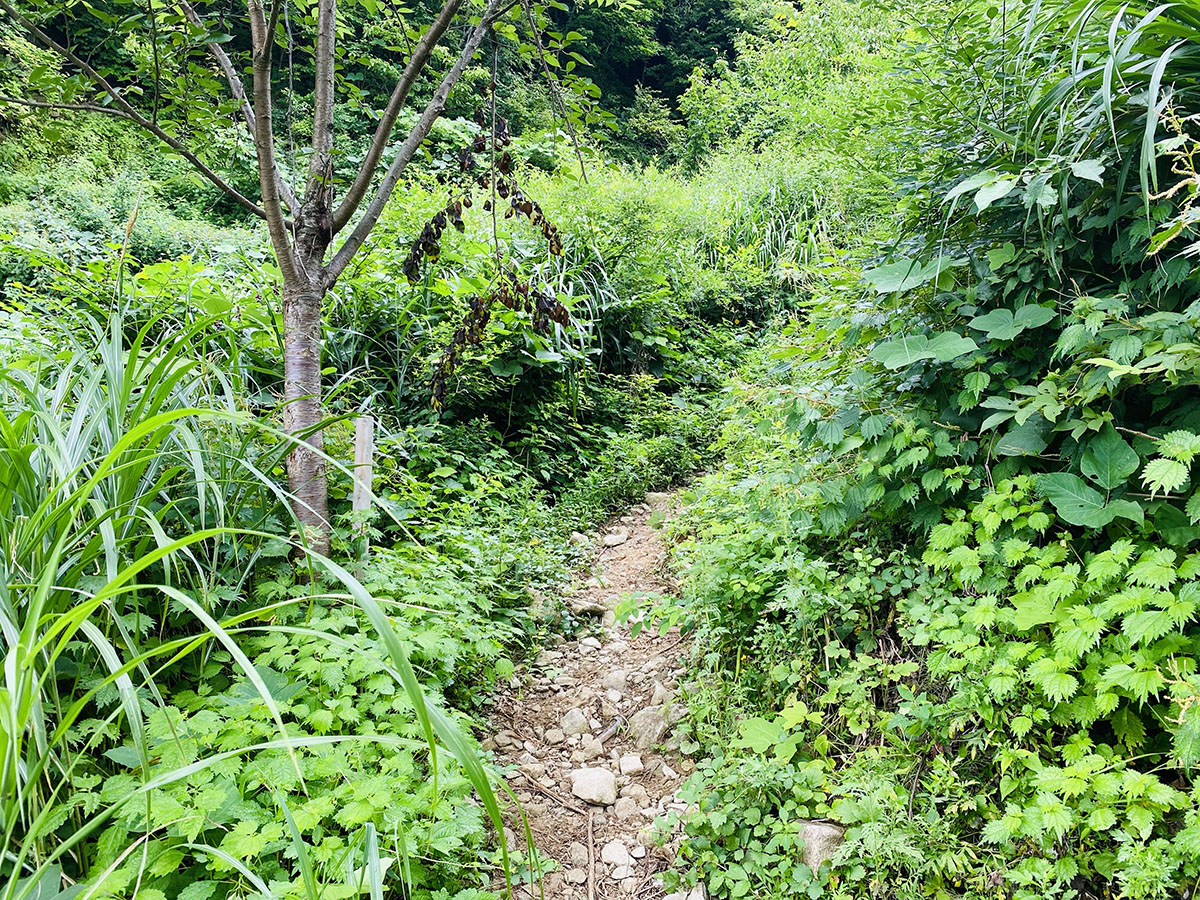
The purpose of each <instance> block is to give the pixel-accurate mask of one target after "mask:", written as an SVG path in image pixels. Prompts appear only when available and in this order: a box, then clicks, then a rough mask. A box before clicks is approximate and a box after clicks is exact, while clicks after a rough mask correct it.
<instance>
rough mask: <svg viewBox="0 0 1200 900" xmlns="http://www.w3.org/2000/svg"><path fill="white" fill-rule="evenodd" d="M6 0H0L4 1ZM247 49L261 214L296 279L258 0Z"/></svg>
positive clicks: (252, 1) (268, 44)
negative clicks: (278, 171)
mask: <svg viewBox="0 0 1200 900" xmlns="http://www.w3.org/2000/svg"><path fill="white" fill-rule="evenodd" d="M7 2H8V0H0V3H7ZM247 7H248V9H249V12H250V48H251V50H250V52H251V56H252V58H253V64H254V81H253V84H252V89H253V92H254V93H253V96H254V150H255V156H257V157H258V183H259V189H260V190H261V191H262V200H263V211H264V213H265V215H264V216H263V218H265V219H266V220H267V231H268V233H269V234H270V235H271V246H272V248H273V249H274V250H275V260H276V261H277V262H278V263H279V271H280V273H281V274H282V275H283V280H284V283H285V284H286V283H288V282H295V281H296V280H297V277H298V276H297V267H296V259H295V257H294V256H293V254H292V244H291V241H290V240H289V238H288V226H287V223H286V221H285V220H284V216H283V208H282V207H281V206H280V199H279V188H278V185H277V184H276V180H275V171H276V166H275V133H274V127H273V124H272V119H273V109H272V106H271V49H272V45H273V43H274V41H275V32H274V31H273V30H271V29H270V27H269V26H268V24H267V20H266V17H265V16H264V15H263V8H262V0H249V3H248V4H247ZM277 14H278V3H276V4H275V8H274V9H272V11H271V21H272V22H274V21H275V18H276V16H277Z"/></svg>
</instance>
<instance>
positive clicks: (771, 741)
mask: <svg viewBox="0 0 1200 900" xmlns="http://www.w3.org/2000/svg"><path fill="white" fill-rule="evenodd" d="M782 738H783V729H782V728H780V727H779V725H778V724H776V723H775V722H768V721H767V720H766V719H763V718H761V717H759V716H753V717H751V718H749V719H746V720H745V721H744V722H742V728H741V734H740V736H739V737H737V738H736V739H735V740H734V741H733V746H735V747H743V748H745V749H747V750H753V751H754V752H755V753H766V752H767V751H768V750H770V749H771V748H772V747H774V746H775V745H776V744H777V743H779V741H780V740H781V739H782Z"/></svg>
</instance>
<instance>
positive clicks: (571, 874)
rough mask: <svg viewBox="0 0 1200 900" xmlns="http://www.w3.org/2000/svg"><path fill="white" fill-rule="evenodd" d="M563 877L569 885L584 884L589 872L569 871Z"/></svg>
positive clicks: (580, 870)
mask: <svg viewBox="0 0 1200 900" xmlns="http://www.w3.org/2000/svg"><path fill="white" fill-rule="evenodd" d="M563 877H564V878H566V879H567V883H568V884H583V883H584V882H585V881H587V872H585V871H584V870H583V869H567V871H566V872H565V873H564V874H563Z"/></svg>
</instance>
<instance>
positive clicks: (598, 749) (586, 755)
mask: <svg viewBox="0 0 1200 900" xmlns="http://www.w3.org/2000/svg"><path fill="white" fill-rule="evenodd" d="M578 752H579V754H580V757H581V759H582V761H583V762H587V761H588V760H591V759H595V758H596V757H598V756H603V755H604V745H603V744H601V743H600V741H599V740H597V739H596V737H595V735H591V734H585V735H584V736H583V740H581V741H580V742H579V751H578Z"/></svg>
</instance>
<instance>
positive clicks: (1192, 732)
mask: <svg viewBox="0 0 1200 900" xmlns="http://www.w3.org/2000/svg"><path fill="white" fill-rule="evenodd" d="M1175 755H1176V756H1177V757H1179V761H1180V763H1182V764H1183V765H1184V766H1185V767H1186V768H1193V767H1195V766H1196V765H1197V764H1200V704H1197V703H1193V704H1192V705H1191V706H1189V707H1188V708H1187V709H1186V710H1185V711H1184V713H1183V721H1181V722H1180V723H1179V727H1178V728H1177V729H1176V730H1175Z"/></svg>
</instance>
